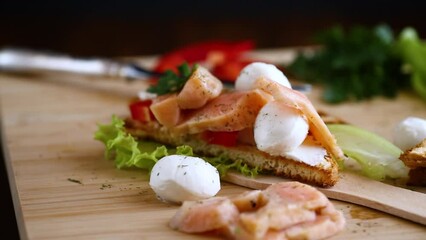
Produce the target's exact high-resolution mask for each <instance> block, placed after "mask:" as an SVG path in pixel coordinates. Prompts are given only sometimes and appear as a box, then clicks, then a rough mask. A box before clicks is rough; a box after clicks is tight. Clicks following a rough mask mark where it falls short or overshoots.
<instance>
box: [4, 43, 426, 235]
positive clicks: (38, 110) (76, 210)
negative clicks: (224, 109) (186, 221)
mask: <svg viewBox="0 0 426 240" xmlns="http://www.w3.org/2000/svg"><path fill="white" fill-rule="evenodd" d="M270 53H271V54H270V56H271V57H275V58H274V59H275V60H276V61H279V57H280V56H284V57H285V56H288V52H287V51H281V50H280V51H278V50H275V51H272V52H270ZM261 54H262V56H263V57H265V58H266V57H267V56H268V52H261ZM277 59H278V60H277ZM265 60H266V59H265ZM148 64H149V63H148ZM144 87H145V84H144V83H143V82H137V83H133V84H130V85H129V84H125V83H122V82H113V81H107V80H105V79H93V78H86V77H82V76H71V75H64V74H61V75H59V74H56V75H53V74H51V75H45V76H30V75H11V74H0V104H1V105H0V106H1V124H2V134H3V137H2V141H3V146H4V148H5V155H6V156H5V159H6V167H7V170H8V174H9V179H10V182H11V189H12V195H13V198H14V204H15V211H16V214H17V219H18V225H19V229H20V234H21V238H22V239H153V238H155V239H210V238H212V239H215V238H214V237H213V236H204V235H188V234H183V233H179V232H176V231H174V230H172V229H170V228H169V227H168V226H167V223H168V221H169V220H170V218H171V217H172V216H173V214H174V213H175V212H176V211H177V209H178V206H176V205H170V204H166V203H163V202H160V201H159V200H158V199H157V198H156V196H155V194H154V192H153V191H152V190H151V189H150V187H149V185H148V175H147V172H144V171H140V170H117V169H116V168H115V167H114V165H113V163H112V162H111V161H108V160H105V159H104V147H103V145H102V144H101V143H100V142H97V141H95V140H93V133H94V131H95V130H96V128H97V126H96V124H97V123H107V122H109V121H110V117H111V115H112V114H117V115H119V116H125V115H127V114H128V110H127V106H126V104H127V102H128V100H129V98H130V97H133V94H135V93H136V92H137V91H138V90H140V89H143V88H144ZM320 91H321V89H320V88H314V91H313V92H312V93H311V94H309V98H310V99H311V100H312V102H313V103H314V105H315V106H317V108H318V109H322V110H325V111H327V112H329V113H331V114H333V115H335V116H337V117H341V118H343V119H345V120H347V121H349V122H350V123H352V124H354V125H357V126H360V127H363V128H366V129H368V130H371V131H373V132H376V133H378V134H380V135H382V136H384V137H386V138H388V139H391V136H392V135H391V130H392V128H393V127H394V126H395V124H396V123H397V122H399V121H400V120H402V119H403V118H405V117H407V116H418V117H423V118H426V104H425V102H422V101H421V100H420V99H418V98H416V97H415V96H413V94H412V93H408V92H405V93H401V94H400V95H399V96H398V98H397V99H395V100H389V99H383V98H375V99H373V100H370V101H365V102H359V103H345V104H341V105H327V104H324V103H322V102H321V101H320V100H319V94H320ZM354 184H356V183H354ZM365 187H366V188H368V186H365ZM246 190H248V188H245V187H241V186H237V185H234V184H230V183H226V182H223V183H222V189H221V191H220V192H219V195H220V196H234V195H237V194H239V193H241V192H243V191H246ZM392 197H393V198H395V199H398V198H399V197H400V192H399V191H397V190H396V191H395V192H394V193H393V194H392ZM333 203H334V204H335V205H336V207H337V208H338V209H340V210H342V211H343V212H344V215H345V217H346V219H347V223H348V224H347V227H346V229H345V230H344V231H343V232H341V233H340V234H339V235H336V236H334V237H333V238H332V239H424V238H425V236H426V228H425V227H424V226H423V225H420V224H416V223H414V222H411V221H407V220H404V219H402V218H399V217H396V216H393V215H390V214H387V213H385V212H380V211H377V210H373V209H370V208H366V207H363V206H360V205H355V204H351V203H346V202H341V201H335V200H333Z"/></svg>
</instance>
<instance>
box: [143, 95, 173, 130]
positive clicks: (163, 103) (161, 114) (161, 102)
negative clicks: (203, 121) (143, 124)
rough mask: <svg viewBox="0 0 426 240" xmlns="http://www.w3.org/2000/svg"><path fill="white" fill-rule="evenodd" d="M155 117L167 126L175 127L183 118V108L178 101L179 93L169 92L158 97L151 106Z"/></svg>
mask: <svg viewBox="0 0 426 240" xmlns="http://www.w3.org/2000/svg"><path fill="white" fill-rule="evenodd" d="M150 110H151V112H152V113H153V114H154V116H155V119H157V121H158V122H159V123H161V124H162V125H164V126H166V127H173V126H175V125H176V124H178V122H179V121H180V119H181V110H180V109H179V107H178V103H177V94H168V95H163V96H160V97H158V98H157V99H155V100H154V101H153V103H152V104H151V106H150Z"/></svg>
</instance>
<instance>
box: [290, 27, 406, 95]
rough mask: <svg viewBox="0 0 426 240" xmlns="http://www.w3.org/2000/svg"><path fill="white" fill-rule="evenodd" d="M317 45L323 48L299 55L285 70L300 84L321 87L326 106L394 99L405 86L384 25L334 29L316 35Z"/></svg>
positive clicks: (391, 33) (399, 60)
mask: <svg viewBox="0 0 426 240" xmlns="http://www.w3.org/2000/svg"><path fill="white" fill-rule="evenodd" d="M317 42H318V43H319V44H320V45H322V46H323V47H322V48H321V49H320V50H318V51H316V52H315V53H314V54H313V55H310V56H307V55H304V54H302V53H301V54H299V55H298V57H297V58H296V60H295V61H294V62H293V63H292V64H291V65H290V66H288V68H287V69H288V70H289V72H290V73H291V74H293V75H294V76H295V77H297V78H299V79H300V80H304V81H308V82H313V83H319V84H322V85H323V86H324V88H325V90H324V93H323V99H324V100H325V101H326V102H329V103H339V102H343V101H348V100H363V99H369V98H372V97H374V96H378V95H382V96H386V97H394V96H395V95H396V94H397V92H398V91H399V90H400V89H401V88H404V87H406V86H408V85H409V81H408V76H407V75H406V74H404V73H403V72H402V71H401V66H402V59H401V57H400V56H399V53H398V51H397V49H396V48H395V40H394V36H393V32H392V30H391V29H390V28H389V27H388V26H386V25H380V26H377V27H375V28H367V27H361V26H358V27H353V28H351V29H349V31H347V32H345V31H343V29H342V28H341V27H338V26H337V27H334V28H331V29H328V30H326V31H323V32H321V33H319V34H318V36H317Z"/></svg>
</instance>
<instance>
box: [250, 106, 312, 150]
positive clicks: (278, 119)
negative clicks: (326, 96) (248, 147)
mask: <svg viewBox="0 0 426 240" xmlns="http://www.w3.org/2000/svg"><path fill="white" fill-rule="evenodd" d="M308 130H309V124H308V122H307V120H306V119H305V118H304V117H303V116H301V115H300V113H299V112H298V111H297V110H296V109H294V108H291V107H289V106H287V105H285V104H283V103H280V102H278V101H272V102H269V103H267V104H266V105H265V106H263V108H262V109H261V110H260V112H259V114H258V115H257V118H256V122H255V126H254V140H255V142H256V146H257V148H258V149H259V150H261V151H264V152H267V153H269V154H271V155H274V156H282V155H284V153H285V152H288V151H291V150H293V149H295V148H296V147H298V146H300V144H302V142H303V141H304V140H305V138H306V136H307V135H308Z"/></svg>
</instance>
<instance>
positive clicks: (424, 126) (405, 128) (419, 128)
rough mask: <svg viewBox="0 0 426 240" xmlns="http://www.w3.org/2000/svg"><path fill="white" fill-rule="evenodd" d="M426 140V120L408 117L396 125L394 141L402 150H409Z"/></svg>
mask: <svg viewBox="0 0 426 240" xmlns="http://www.w3.org/2000/svg"><path fill="white" fill-rule="evenodd" d="M425 138H426V120H425V119H421V118H417V117H407V118H406V119H404V120H402V121H401V122H400V123H399V124H397V125H396V127H395V128H394V131H393V140H394V143H395V145H396V146H398V147H399V148H400V149H401V150H403V151H405V150H408V149H410V148H412V147H414V146H416V145H417V144H419V143H420V142H421V141H423V139H425Z"/></svg>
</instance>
